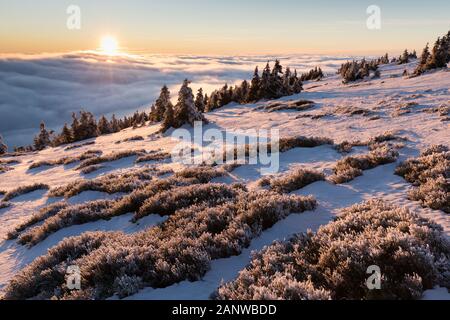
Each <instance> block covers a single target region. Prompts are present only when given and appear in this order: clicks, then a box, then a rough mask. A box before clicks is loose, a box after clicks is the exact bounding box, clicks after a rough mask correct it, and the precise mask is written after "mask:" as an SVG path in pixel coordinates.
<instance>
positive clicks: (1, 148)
mask: <svg viewBox="0 0 450 320" xmlns="http://www.w3.org/2000/svg"><path fill="white" fill-rule="evenodd" d="M6 152H8V146H7V145H6V143H5V142H3V137H2V135H1V134H0V154H5V153H6Z"/></svg>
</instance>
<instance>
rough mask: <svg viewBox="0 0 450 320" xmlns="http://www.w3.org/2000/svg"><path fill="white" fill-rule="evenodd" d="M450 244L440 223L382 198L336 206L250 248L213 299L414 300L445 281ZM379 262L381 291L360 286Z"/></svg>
mask: <svg viewBox="0 0 450 320" xmlns="http://www.w3.org/2000/svg"><path fill="white" fill-rule="evenodd" d="M449 259H450V243H449V242H448V240H447V239H446V237H445V235H444V234H443V233H442V228H441V227H440V226H438V225H436V224H434V223H432V222H430V221H427V220H424V219H421V218H419V217H418V216H416V215H414V214H411V213H410V212H409V211H407V210H406V209H401V208H398V207H395V206H392V205H390V204H388V203H385V202H383V201H381V200H371V201H368V202H365V203H362V204H359V205H355V206H353V207H350V208H347V209H344V210H342V212H341V214H339V215H338V217H337V218H336V220H335V221H334V222H331V223H330V224H328V225H326V226H323V227H321V228H320V229H319V230H318V231H317V233H312V232H309V233H307V234H301V235H297V236H295V237H293V238H292V239H291V240H289V241H287V242H277V243H275V244H273V245H272V246H269V247H268V248H266V249H264V250H263V251H262V252H259V253H255V255H254V258H253V260H252V262H251V264H250V265H249V266H248V267H247V268H246V269H244V270H243V271H241V272H240V274H239V276H238V278H237V279H236V280H234V281H232V282H230V283H226V284H223V285H221V287H220V288H219V289H218V290H217V292H216V294H215V298H216V299H223V300H228V299H233V300H252V299H253V300H256V299H296V300H297V299H330V298H332V299H336V300H341V299H419V298H420V297H421V295H422V292H423V291H424V290H427V289H431V288H433V287H434V286H436V285H441V286H444V285H447V287H448V285H449V282H448V281H449V279H450V273H449V271H450V263H449ZM372 265H376V266H379V267H380V269H381V273H382V280H381V281H382V282H381V290H369V289H368V287H367V286H366V280H367V277H368V275H367V273H366V271H367V268H368V267H369V266H372Z"/></svg>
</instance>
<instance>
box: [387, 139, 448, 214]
mask: <svg viewBox="0 0 450 320" xmlns="http://www.w3.org/2000/svg"><path fill="white" fill-rule="evenodd" d="M395 172H396V174H398V175H399V176H401V177H403V178H404V179H405V180H406V181H408V182H410V183H412V184H413V186H414V187H413V188H412V189H411V191H410V192H409V193H408V196H409V198H410V199H411V200H415V201H420V203H421V204H422V205H423V206H425V207H429V208H431V209H435V210H442V211H444V212H446V213H450V152H449V151H448V148H447V147H446V146H442V145H440V146H432V147H430V148H428V149H426V150H424V151H423V152H422V153H421V155H420V156H419V157H418V158H415V159H408V160H407V161H405V162H404V163H402V164H400V165H399V166H398V167H397V169H396V171H395Z"/></svg>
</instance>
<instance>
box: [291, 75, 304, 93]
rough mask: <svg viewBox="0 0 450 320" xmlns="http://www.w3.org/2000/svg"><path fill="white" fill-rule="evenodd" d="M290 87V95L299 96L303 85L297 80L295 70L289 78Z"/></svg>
mask: <svg viewBox="0 0 450 320" xmlns="http://www.w3.org/2000/svg"><path fill="white" fill-rule="evenodd" d="M291 87H292V93H294V94H299V93H300V92H302V90H303V83H302V81H301V80H300V79H299V78H298V75H297V70H294V74H293V75H292V77H291Z"/></svg>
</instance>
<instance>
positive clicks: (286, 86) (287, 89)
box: [283, 67, 293, 95]
mask: <svg viewBox="0 0 450 320" xmlns="http://www.w3.org/2000/svg"><path fill="white" fill-rule="evenodd" d="M291 78H292V73H291V69H290V68H289V67H287V68H286V71H285V72H284V76H283V95H291V94H292V93H293V91H292V85H291Z"/></svg>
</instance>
